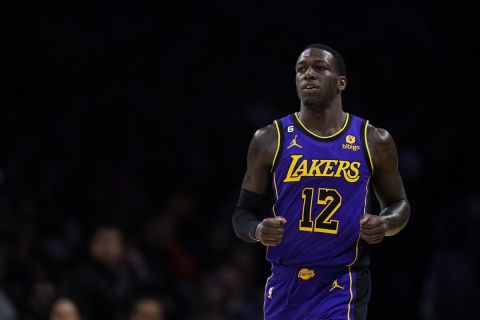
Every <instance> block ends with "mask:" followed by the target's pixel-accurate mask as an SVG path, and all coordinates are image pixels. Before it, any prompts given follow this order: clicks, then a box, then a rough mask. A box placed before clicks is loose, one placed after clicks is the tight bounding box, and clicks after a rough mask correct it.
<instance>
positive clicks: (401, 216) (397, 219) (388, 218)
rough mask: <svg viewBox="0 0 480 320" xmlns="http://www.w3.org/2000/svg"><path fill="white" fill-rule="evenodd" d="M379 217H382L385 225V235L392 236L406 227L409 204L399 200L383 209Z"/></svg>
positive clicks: (408, 216) (406, 201)
mask: <svg viewBox="0 0 480 320" xmlns="http://www.w3.org/2000/svg"><path fill="white" fill-rule="evenodd" d="M380 216H381V217H383V219H384V222H385V225H386V226H387V232H386V233H385V235H386V236H393V235H395V234H397V233H398V232H400V231H401V230H402V229H403V228H404V227H405V226H406V225H407V222H408V219H409V218H410V204H409V202H408V200H406V199H404V200H400V201H398V202H395V203H393V204H391V205H389V206H388V207H385V208H383V210H382V211H381V212H380Z"/></svg>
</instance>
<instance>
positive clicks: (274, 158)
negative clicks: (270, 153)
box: [270, 120, 281, 172]
mask: <svg viewBox="0 0 480 320" xmlns="http://www.w3.org/2000/svg"><path fill="white" fill-rule="evenodd" d="M273 123H275V127H276V128H277V150H275V156H274V157H273V162H272V169H270V171H271V172H273V168H275V162H276V161H277V156H278V152H279V151H280V144H281V143H280V139H281V136H280V126H279V125H278V121H277V120H275V121H273Z"/></svg>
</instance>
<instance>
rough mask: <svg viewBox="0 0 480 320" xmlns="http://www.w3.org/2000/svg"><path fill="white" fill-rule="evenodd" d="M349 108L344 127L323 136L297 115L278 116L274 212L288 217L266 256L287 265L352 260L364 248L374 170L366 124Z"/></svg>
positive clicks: (349, 262) (343, 263)
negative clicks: (364, 217)
mask: <svg viewBox="0 0 480 320" xmlns="http://www.w3.org/2000/svg"><path fill="white" fill-rule="evenodd" d="M367 124H368V121H366V120H364V119H361V118H359V117H357V116H354V115H351V114H348V113H347V119H346V121H345V124H344V126H343V127H342V129H341V130H340V131H339V132H337V133H336V134H334V135H331V136H328V137H321V136H318V135H316V134H315V133H313V132H311V131H309V130H308V129H307V128H306V127H305V126H304V125H303V124H302V123H301V122H300V119H299V117H298V115H297V113H295V114H291V115H288V116H286V117H284V118H282V119H280V120H277V121H275V125H276V127H277V130H278V133H279V144H278V149H277V153H276V155H275V159H274V165H273V168H272V172H273V192H274V200H275V201H274V205H273V213H274V214H275V215H276V216H283V217H285V219H286V220H287V223H286V224H285V226H284V228H285V230H284V235H283V239H282V242H281V243H280V244H279V245H278V246H274V247H268V251H267V259H268V261H270V262H271V263H273V264H279V265H287V266H325V267H330V266H332V267H333V266H348V265H352V264H354V263H355V262H356V261H358V260H359V258H360V257H362V256H363V255H364V254H365V249H366V248H365V247H364V244H363V241H360V239H359V234H360V219H361V218H362V215H363V214H364V213H366V210H367V208H368V205H369V204H368V197H369V182H370V176H371V173H372V164H371V161H370V156H369V151H368V146H367V145H366V126H367Z"/></svg>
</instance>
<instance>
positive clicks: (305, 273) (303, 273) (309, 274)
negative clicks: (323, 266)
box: [298, 268, 315, 280]
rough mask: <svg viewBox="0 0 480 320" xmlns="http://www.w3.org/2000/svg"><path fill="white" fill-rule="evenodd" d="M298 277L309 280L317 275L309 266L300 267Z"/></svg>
mask: <svg viewBox="0 0 480 320" xmlns="http://www.w3.org/2000/svg"><path fill="white" fill-rule="evenodd" d="M298 277H299V278H300V279H302V280H308V279H310V278H313V277H315V271H313V270H310V269H307V268H302V269H300V271H298Z"/></svg>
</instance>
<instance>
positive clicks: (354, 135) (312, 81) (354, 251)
mask: <svg viewBox="0 0 480 320" xmlns="http://www.w3.org/2000/svg"><path fill="white" fill-rule="evenodd" d="M295 71H296V87H297V94H298V97H299V98H300V102H301V103H300V110H299V111H298V112H295V113H293V114H290V115H287V116H285V117H284V118H281V119H279V120H275V121H274V122H273V124H271V125H268V126H266V127H264V128H261V129H259V130H257V132H255V134H254V136H253V138H252V140H251V142H250V146H249V150H248V155H247V169H246V173H245V176H244V178H243V183H242V189H241V192H240V195H239V199H238V204H237V206H236V209H235V212H234V214H233V217H232V222H233V227H234V230H235V233H236V235H237V236H238V237H239V238H240V239H243V240H244V241H246V242H260V243H262V244H263V245H265V246H267V260H268V261H269V262H270V263H271V270H272V274H271V276H270V277H269V278H268V279H267V282H266V286H265V297H264V299H265V300H264V316H265V319H267V320H272V319H289V320H294V319H302V320H306V319H348V320H360V319H365V318H366V314H367V306H368V303H369V299H370V273H369V269H368V266H369V263H370V261H369V256H368V251H367V247H368V245H371V244H377V243H379V242H381V241H382V240H383V238H384V237H385V236H393V235H395V234H397V233H398V232H399V231H400V230H402V229H403V228H404V227H405V225H406V224H407V221H408V219H409V215H410V205H409V203H408V200H407V197H406V194H405V190H404V186H403V182H402V178H401V176H400V173H399V171H398V156H397V150H396V146H395V143H394V141H393V139H392V137H391V135H390V134H389V133H388V132H387V131H386V130H384V129H381V128H377V127H374V126H372V125H371V124H369V122H368V121H367V120H365V119H362V118H360V117H358V116H355V115H353V114H350V113H348V112H345V111H344V110H343V106H342V97H341V94H342V91H343V90H345V88H346V85H347V78H346V68H345V63H344V61H343V58H342V57H341V56H340V54H338V52H336V51H335V50H334V49H332V48H330V47H328V46H325V45H322V44H312V45H310V46H308V47H307V48H305V49H304V50H303V51H302V53H301V54H300V56H299V57H298V60H297V62H296V66H295ZM371 186H373V190H374V191H375V195H376V197H377V199H378V201H379V204H380V207H381V211H380V212H379V213H377V214H371V213H370V212H369V196H370V190H371ZM269 192H271V193H273V198H274V204H273V207H272V217H270V218H266V219H263V220H262V219H261V218H260V217H261V211H262V208H263V207H264V205H265V203H266V199H267V198H268V195H269Z"/></svg>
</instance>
